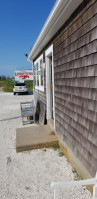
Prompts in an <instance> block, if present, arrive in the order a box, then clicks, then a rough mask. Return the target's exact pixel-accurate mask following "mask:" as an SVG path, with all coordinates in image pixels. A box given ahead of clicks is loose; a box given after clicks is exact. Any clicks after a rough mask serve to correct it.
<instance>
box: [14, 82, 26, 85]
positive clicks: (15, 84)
mask: <svg viewBox="0 0 97 199" xmlns="http://www.w3.org/2000/svg"><path fill="white" fill-rule="evenodd" d="M25 85H26V84H25V83H20V82H19V83H16V84H15V86H25Z"/></svg>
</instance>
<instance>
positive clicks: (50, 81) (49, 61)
mask: <svg viewBox="0 0 97 199" xmlns="http://www.w3.org/2000/svg"><path fill="white" fill-rule="evenodd" d="M45 58H46V99H47V120H49V119H54V120H55V111H54V110H55V108H54V65H53V45H52V46H50V47H49V48H48V49H47V50H46V52H45Z"/></svg>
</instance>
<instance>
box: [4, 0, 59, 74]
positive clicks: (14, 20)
mask: <svg viewBox="0 0 97 199" xmlns="http://www.w3.org/2000/svg"><path fill="white" fill-rule="evenodd" d="M55 2H56V0H0V75H5V76H10V77H12V76H14V70H20V69H21V70H23V69H26V70H27V69H31V68H32V65H31V63H29V62H28V61H27V58H26V57H25V56H24V54H25V53H28V54H29V53H30V48H31V47H32V46H33V45H34V43H35V41H36V39H37V37H38V35H39V33H40V31H41V29H42V27H43V25H44V23H45V21H46V19H47V17H48V15H49V14H50V11H51V9H52V8H53V6H54V4H55Z"/></svg>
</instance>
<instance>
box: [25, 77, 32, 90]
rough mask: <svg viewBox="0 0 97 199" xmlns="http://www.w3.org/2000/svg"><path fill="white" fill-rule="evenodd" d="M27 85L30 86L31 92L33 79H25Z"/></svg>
mask: <svg viewBox="0 0 97 199" xmlns="http://www.w3.org/2000/svg"><path fill="white" fill-rule="evenodd" d="M25 82H26V84H27V86H28V90H29V91H30V92H31V91H33V80H26V81H25Z"/></svg>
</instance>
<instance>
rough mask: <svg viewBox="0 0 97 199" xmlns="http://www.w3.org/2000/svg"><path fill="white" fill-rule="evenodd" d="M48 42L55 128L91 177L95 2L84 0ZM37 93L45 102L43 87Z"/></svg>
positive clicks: (95, 148) (95, 133)
mask: <svg viewBox="0 0 97 199" xmlns="http://www.w3.org/2000/svg"><path fill="white" fill-rule="evenodd" d="M52 43H53V44H54V82H55V120H56V121H55V124H56V130H57V132H58V133H59V134H60V136H62V138H63V140H64V141H65V142H66V143H67V145H68V146H69V147H70V148H71V150H72V151H73V152H74V154H75V155H76V156H77V157H78V158H79V160H80V161H81V162H82V163H83V164H84V166H85V167H86V168H87V170H88V171H89V172H90V174H91V175H92V176H94V175H95V172H96V170H97V1H96V0H91V1H90V0H88V1H87V0H84V2H83V3H82V4H81V5H80V6H79V8H78V9H77V10H76V11H75V12H74V13H73V15H72V16H71V17H70V19H69V20H68V21H67V22H66V23H65V24H64V26H63V27H62V28H61V30H60V31H59V32H58V33H57V34H56V36H55V37H54V38H53V42H52ZM47 47H48V46H46V48H45V50H46V49H47ZM43 52H44V49H43ZM39 96H40V99H41V100H42V101H43V102H44V103H46V89H45V92H44V93H42V94H41V95H39ZM39 96H37V97H38V98H39Z"/></svg>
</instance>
